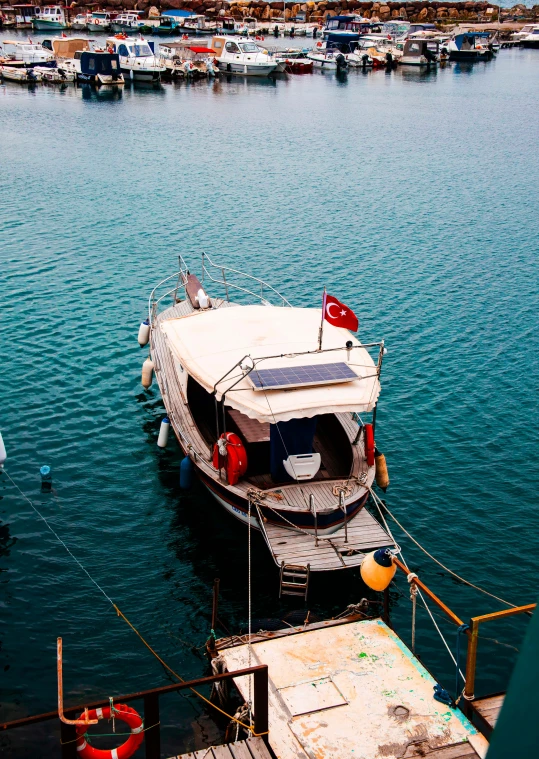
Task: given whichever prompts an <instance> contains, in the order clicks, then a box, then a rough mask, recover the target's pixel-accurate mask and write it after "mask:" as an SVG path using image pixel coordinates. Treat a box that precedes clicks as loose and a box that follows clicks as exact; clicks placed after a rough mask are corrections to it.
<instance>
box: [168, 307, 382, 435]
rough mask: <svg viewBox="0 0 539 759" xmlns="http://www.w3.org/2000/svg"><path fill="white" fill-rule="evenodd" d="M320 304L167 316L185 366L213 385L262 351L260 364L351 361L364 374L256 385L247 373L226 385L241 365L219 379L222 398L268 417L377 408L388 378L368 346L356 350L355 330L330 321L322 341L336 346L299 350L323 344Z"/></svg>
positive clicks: (199, 379)
mask: <svg viewBox="0 0 539 759" xmlns="http://www.w3.org/2000/svg"><path fill="white" fill-rule="evenodd" d="M320 319H321V310H320V309H319V308H288V307H283V308H281V307H273V308H272V307H268V306H238V307H234V308H217V309H211V310H207V311H194V312H193V313H191V314H189V315H188V316H183V317H180V318H176V319H168V320H165V321H163V322H161V325H162V326H161V328H162V330H163V331H164V333H165V335H166V336H167V339H168V344H169V346H170V348H171V350H172V352H173V354H174V355H175V356H176V358H177V359H178V360H179V361H180V363H181V364H182V366H183V367H184V369H186V371H187V372H188V373H189V374H190V375H191V376H192V377H193V379H195V380H196V381H197V382H198V383H199V384H200V385H202V387H203V388H204V389H205V390H207V391H208V392H209V393H211V392H213V389H214V386H215V384H216V383H217V382H218V381H219V380H220V379H221V378H222V377H223V375H224V374H226V373H227V372H228V371H230V370H231V369H232V367H233V366H234V365H235V364H236V363H237V362H238V361H240V360H241V359H242V358H243V357H244V356H246V355H249V356H251V358H253V359H254V360H255V361H256V359H260V358H265V357H267V356H277V358H270V359H266V360H264V361H261V362H257V363H256V365H257V368H258V369H273V368H276V367H292V366H305V365H308V364H329V363H334V362H335V363H337V362H343V361H344V362H346V363H347V364H348V365H349V366H350V367H351V368H352V369H353V371H354V372H355V373H356V374H357V375H358V379H357V380H353V381H351V382H342V383H339V384H332V385H319V386H315V387H312V386H310V387H300V388H290V389H286V390H266V391H260V390H254V389H253V387H252V384H251V383H250V382H249V380H248V379H247V378H244V379H241V380H240V382H239V383H238V384H237V385H236V386H235V387H234V389H231V390H230V392H228V393H227V392H226V391H227V389H228V388H229V387H230V386H231V385H232V384H233V382H234V381H235V380H236V379H238V378H239V377H241V375H242V372H241V370H240V369H239V368H236V369H234V370H233V371H232V372H231V374H230V376H229V378H227V379H226V380H225V381H224V382H221V383H220V384H219V385H218V387H217V399H218V400H221V398H222V394H223V393H225V394H226V398H225V404H226V405H227V406H230V407H232V408H235V409H237V410H238V411H241V413H242V414H245V415H246V416H249V417H251V418H252V419H258V420H259V421H260V422H270V423H274V422H284V421H288V420H290V419H297V418H300V417H312V416H316V414H327V413H336V412H341V411H356V412H358V413H362V412H366V411H372V409H373V408H374V406H375V404H376V401H377V399H378V395H379V393H380V384H379V382H378V378H377V376H376V367H375V365H374V362H373V360H372V358H371V356H370V355H369V353H368V352H367V350H366V349H365V348H354V349H352V350H351V351H350V359H349V360H348V356H347V354H348V351H347V350H346V348H345V344H346V342H347V341H348V340H351V341H352V343H353V345H354V346H360V345H361V343H360V342H359V341H358V340H357V339H356V338H355V337H354V336H353V335H352V334H351V333H350V332H348V330H345V329H340V328H337V327H334V326H332V325H331V324H329V323H328V322H325V323H324V338H323V344H322V348H323V349H324V350H325V349H328V348H339V349H340V348H342V349H341V350H335V351H332V352H327V353H324V352H321V353H312V354H310V355H307V356H306V355H294V354H297V353H302V352H304V351H315V350H316V349H317V347H318V329H319V327H320Z"/></svg>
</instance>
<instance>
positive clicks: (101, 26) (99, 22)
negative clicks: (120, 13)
mask: <svg viewBox="0 0 539 759" xmlns="http://www.w3.org/2000/svg"><path fill="white" fill-rule="evenodd" d="M111 24H112V15H111V14H110V13H107V12H106V11H94V12H93V13H91V14H90V15H89V16H88V31H90V32H108V31H109V30H110V27H111Z"/></svg>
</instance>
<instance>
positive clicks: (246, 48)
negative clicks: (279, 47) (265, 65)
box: [229, 42, 260, 53]
mask: <svg viewBox="0 0 539 759" xmlns="http://www.w3.org/2000/svg"><path fill="white" fill-rule="evenodd" d="M229 44H232V45H233V44H234V43H233V42H232V43H229ZM240 47H241V49H242V51H243V52H244V53H259V52H260V50H259V49H258V46H257V45H255V44H254V42H244V43H243V44H241V45H240Z"/></svg>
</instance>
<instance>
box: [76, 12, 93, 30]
mask: <svg viewBox="0 0 539 759" xmlns="http://www.w3.org/2000/svg"><path fill="white" fill-rule="evenodd" d="M89 16H90V14H89V13H79V14H78V15H77V16H75V18H74V19H73V21H72V22H71V29H73V31H76V32H82V31H84V30H85V29H88V18H89Z"/></svg>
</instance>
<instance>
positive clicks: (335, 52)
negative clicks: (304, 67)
mask: <svg viewBox="0 0 539 759" xmlns="http://www.w3.org/2000/svg"><path fill="white" fill-rule="evenodd" d="M327 45H328V43H327V42H321V41H320V42H317V43H316V45H315V46H314V47H313V49H312V50H311V51H310V52H308V53H307V58H308V59H309V60H311V61H312V62H313V66H314V68H316V69H322V70H323V71H344V70H345V69H346V68H347V67H348V62H347V60H346V57H345V55H344V53H342V52H341V50H340V49H339V48H338V47H328V46H327Z"/></svg>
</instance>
